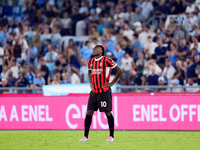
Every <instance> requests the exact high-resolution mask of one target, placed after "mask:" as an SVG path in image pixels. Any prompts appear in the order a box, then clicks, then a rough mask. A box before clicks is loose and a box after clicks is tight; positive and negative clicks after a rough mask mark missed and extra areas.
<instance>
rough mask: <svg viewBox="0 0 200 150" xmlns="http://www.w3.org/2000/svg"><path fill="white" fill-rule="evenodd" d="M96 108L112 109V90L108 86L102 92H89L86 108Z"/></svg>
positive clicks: (101, 110)
mask: <svg viewBox="0 0 200 150" xmlns="http://www.w3.org/2000/svg"><path fill="white" fill-rule="evenodd" d="M98 108H99V111H100V112H109V111H112V92H111V89H110V88H109V89H108V90H107V91H106V92H103V93H94V92H92V91H91V92H90V97H89V100H88V105H87V110H94V111H97V110H98Z"/></svg>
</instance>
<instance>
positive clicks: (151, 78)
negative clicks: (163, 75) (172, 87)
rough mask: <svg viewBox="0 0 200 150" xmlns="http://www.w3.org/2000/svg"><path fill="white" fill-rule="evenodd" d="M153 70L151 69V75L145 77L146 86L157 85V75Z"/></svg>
mask: <svg viewBox="0 0 200 150" xmlns="http://www.w3.org/2000/svg"><path fill="white" fill-rule="evenodd" d="M155 71H156V69H155V68H152V69H151V74H150V75H149V76H148V77H147V81H146V85H158V77H159V76H158V75H157V74H155V73H156V72H155Z"/></svg>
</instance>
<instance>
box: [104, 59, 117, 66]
mask: <svg viewBox="0 0 200 150" xmlns="http://www.w3.org/2000/svg"><path fill="white" fill-rule="evenodd" d="M106 66H107V67H111V68H112V69H113V68H115V67H116V66H117V63H116V62H114V61H113V60H112V59H111V58H109V57H106Z"/></svg>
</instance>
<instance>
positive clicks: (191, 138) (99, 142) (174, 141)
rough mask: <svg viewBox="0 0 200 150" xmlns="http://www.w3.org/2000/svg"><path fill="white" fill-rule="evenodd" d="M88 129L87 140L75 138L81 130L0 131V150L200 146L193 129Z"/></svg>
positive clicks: (198, 149)
mask: <svg viewBox="0 0 200 150" xmlns="http://www.w3.org/2000/svg"><path fill="white" fill-rule="evenodd" d="M108 133H109V131H90V135H89V139H90V140H89V142H78V140H80V139H81V138H82V137H83V131H68V130H66V131H65V130H59V131H55V130H31V131H29V130H21V131H16V130H13V131H12V130H9V131H4V130H1V131H0V150H200V132H198V131H196V132H193V131H115V142H106V140H107V138H108Z"/></svg>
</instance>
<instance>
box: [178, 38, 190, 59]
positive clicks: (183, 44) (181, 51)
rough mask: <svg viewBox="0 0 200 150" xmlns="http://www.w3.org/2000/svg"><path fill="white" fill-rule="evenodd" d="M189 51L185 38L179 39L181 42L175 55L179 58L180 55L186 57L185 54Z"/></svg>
mask: <svg viewBox="0 0 200 150" xmlns="http://www.w3.org/2000/svg"><path fill="white" fill-rule="evenodd" d="M188 53H189V48H188V46H187V43H186V40H185V39H181V44H180V46H179V48H178V51H177V52H176V55H177V56H178V57H179V58H180V57H184V58H186V57H187V55H188Z"/></svg>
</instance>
